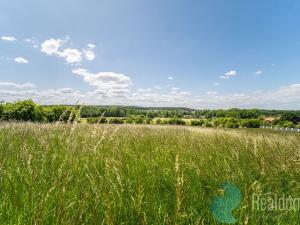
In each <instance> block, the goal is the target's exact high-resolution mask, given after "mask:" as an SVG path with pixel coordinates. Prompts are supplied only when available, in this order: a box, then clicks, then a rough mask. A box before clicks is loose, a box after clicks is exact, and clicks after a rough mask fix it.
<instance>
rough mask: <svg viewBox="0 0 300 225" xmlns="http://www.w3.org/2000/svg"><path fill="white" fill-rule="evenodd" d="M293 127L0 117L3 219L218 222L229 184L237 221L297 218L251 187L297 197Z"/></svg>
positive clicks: (297, 143) (297, 139)
mask: <svg viewBox="0 0 300 225" xmlns="http://www.w3.org/2000/svg"><path fill="white" fill-rule="evenodd" d="M299 150H300V135H299V134H294V133H284V132H280V133H279V132H274V131H263V130H256V129H253V130H251V129H238V130H221V129H203V128H192V127H176V126H172V127H171V126H145V125H141V126H134V125H122V126H114V125H88V124H75V125H74V124H73V125H72V124H70V125H67V124H65V125H63V124H52V125H51V124H47V125H39V124H29V123H28V124H25V123H23V124H22V123H20V124H17V123H2V124H0V224H220V223H219V222H217V221H216V220H215V218H213V216H212V213H211V210H210V208H211V207H210V205H211V202H212V199H213V198H214V197H215V196H218V195H221V194H222V191H221V190H220V185H221V184H222V183H224V182H231V183H234V184H235V185H236V186H237V187H239V188H240V190H241V193H242V202H241V205H240V207H238V208H237V209H236V210H234V215H235V217H236V218H237V219H238V222H237V224H262V225H266V224H287V225H292V224H299V223H300V218H299V217H300V215H299V211H297V210H286V211H278V210H277V211H274V210H271V211H268V210H265V211H259V210H257V209H255V208H254V209H253V208H252V198H251V196H252V195H253V194H259V193H261V194H265V193H273V194H278V196H283V195H284V196H292V197H300V153H299Z"/></svg>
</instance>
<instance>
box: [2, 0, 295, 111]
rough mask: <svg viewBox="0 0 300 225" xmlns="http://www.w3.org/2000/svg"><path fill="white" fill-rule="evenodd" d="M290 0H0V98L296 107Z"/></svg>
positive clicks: (58, 101)
mask: <svg viewBox="0 0 300 225" xmlns="http://www.w3.org/2000/svg"><path fill="white" fill-rule="evenodd" d="M299 11H300V2H298V1H289V0H285V1H270V0H269V1H266V0H260V1H237V0H226V1H225V0H205V1H203V0H193V1H192V0H187V1H182V0H180V1H179V0H172V1H169V0H163V1H162V0H160V1H159V0H152V1H146V0H118V1H117V0H106V1H102V0H97V1H96V0H86V1H69V0H60V1H58V0H51V1H38V0H36V1H34V0H28V1H20V0H19V1H17V0H10V1H6V0H5V1H1V2H0V37H1V39H0V100H3V101H16V100H18V99H28V98H31V99H33V100H35V101H37V102H39V103H42V104H54V103H57V104H61V103H68V104H74V103H76V102H77V101H79V102H82V103H85V104H100V105H102V104H122V105H141V106H187V107H192V108H231V107H241V108H268V109H271V108H272V109H299V108H300V101H299V100H300V79H299V71H300V64H299V59H300V26H299V25H300V14H299Z"/></svg>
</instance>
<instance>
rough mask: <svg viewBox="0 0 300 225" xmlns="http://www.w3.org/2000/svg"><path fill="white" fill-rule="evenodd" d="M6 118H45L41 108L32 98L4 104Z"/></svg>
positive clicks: (18, 119) (38, 120)
mask: <svg viewBox="0 0 300 225" xmlns="http://www.w3.org/2000/svg"><path fill="white" fill-rule="evenodd" d="M4 110H5V114H6V118H7V119H9V120H17V121H32V122H35V121H37V122H41V121H44V120H45V117H44V114H43V108H42V107H41V106H39V105H37V104H35V103H34V102H33V101H32V100H25V101H17V102H15V103H7V104H5V105H4Z"/></svg>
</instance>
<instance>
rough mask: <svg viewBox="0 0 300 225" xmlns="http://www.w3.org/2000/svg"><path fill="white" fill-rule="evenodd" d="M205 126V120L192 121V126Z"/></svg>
mask: <svg viewBox="0 0 300 225" xmlns="http://www.w3.org/2000/svg"><path fill="white" fill-rule="evenodd" d="M203 124H204V120H191V126H202V125H203Z"/></svg>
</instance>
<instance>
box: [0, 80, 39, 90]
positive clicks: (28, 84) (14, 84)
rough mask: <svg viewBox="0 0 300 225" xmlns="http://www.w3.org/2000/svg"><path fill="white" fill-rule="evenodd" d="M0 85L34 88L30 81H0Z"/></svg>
mask: <svg viewBox="0 0 300 225" xmlns="http://www.w3.org/2000/svg"><path fill="white" fill-rule="evenodd" d="M0 86H1V87H10V88H20V89H25V88H35V87H36V86H35V84H32V83H25V84H17V83H14V82H0Z"/></svg>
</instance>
